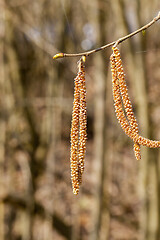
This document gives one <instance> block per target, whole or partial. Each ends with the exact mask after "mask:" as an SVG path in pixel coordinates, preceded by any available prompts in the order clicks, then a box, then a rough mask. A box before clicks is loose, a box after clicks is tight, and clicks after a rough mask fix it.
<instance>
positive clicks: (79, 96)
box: [70, 57, 87, 195]
mask: <svg viewBox="0 0 160 240" xmlns="http://www.w3.org/2000/svg"><path fill="white" fill-rule="evenodd" d="M84 62H85V57H83V58H81V60H80V61H79V64H78V68H79V70H78V74H77V77H76V78H75V81H74V82H75V87H74V102H73V111H72V124H71V157H70V163H71V180H72V188H73V193H74V194H76V195H77V194H78V192H79V186H80V184H81V182H82V173H83V171H84V158H85V151H86V138H87V133H86V130H87V117H86V87H85V71H84Z"/></svg>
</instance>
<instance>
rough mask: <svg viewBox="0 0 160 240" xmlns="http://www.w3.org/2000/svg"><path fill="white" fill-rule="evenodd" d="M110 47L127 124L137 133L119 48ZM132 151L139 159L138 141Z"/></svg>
mask: <svg viewBox="0 0 160 240" xmlns="http://www.w3.org/2000/svg"><path fill="white" fill-rule="evenodd" d="M112 49H113V54H114V56H115V65H116V70H117V77H118V82H119V87H120V92H121V96H122V101H123V105H124V109H125V112H126V114H127V118H128V121H129V124H130V126H131V128H132V131H133V132H134V133H137V134H139V130H138V123H137V120H136V117H135V116H134V113H133V107H132V103H131V100H130V98H129V95H128V89H127V84H126V81H125V78H124V76H125V74H124V71H123V66H122V60H121V56H120V52H119V49H118V48H117V47H113V48H112ZM134 153H135V157H136V159H137V160H140V159H141V153H140V145H139V144H138V143H134Z"/></svg>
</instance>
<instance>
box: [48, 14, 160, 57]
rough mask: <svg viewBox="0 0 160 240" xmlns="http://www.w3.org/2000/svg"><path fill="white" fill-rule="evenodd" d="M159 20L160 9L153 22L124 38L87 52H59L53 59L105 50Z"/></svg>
mask: <svg viewBox="0 0 160 240" xmlns="http://www.w3.org/2000/svg"><path fill="white" fill-rule="evenodd" d="M158 20H160V11H159V12H158V15H157V16H156V17H155V18H153V20H152V21H151V22H149V23H148V24H146V25H144V26H143V27H141V28H139V29H138V30H136V31H134V32H132V33H130V34H128V35H126V36H124V37H122V38H119V39H118V40H116V41H114V42H111V43H108V44H106V45H104V46H102V47H100V48H96V49H93V50H90V51H87V52H82V53H57V54H56V55H54V56H53V59H57V58H64V57H78V56H86V57H87V56H89V55H91V54H92V53H95V52H99V51H101V50H104V49H106V48H108V47H110V46H113V45H114V44H116V45H118V44H119V43H121V42H123V41H125V40H127V39H128V38H131V37H133V36H134V35H136V34H137V33H139V32H142V31H144V30H146V29H147V28H149V27H150V26H151V25H153V24H154V23H155V22H157V21H158Z"/></svg>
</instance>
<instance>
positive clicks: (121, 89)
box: [110, 47, 160, 160]
mask: <svg viewBox="0 0 160 240" xmlns="http://www.w3.org/2000/svg"><path fill="white" fill-rule="evenodd" d="M112 49H113V54H112V55H111V57H110V61H111V72H112V89H113V100H114V106H115V112H116V116H117V119H118V121H119V123H120V125H121V127H122V129H123V130H124V132H125V133H126V134H127V135H128V136H129V137H130V138H131V139H132V140H133V142H134V152H135V157H136V159H137V160H140V159H141V154H140V145H143V146H147V147H150V148H158V147H160V141H154V140H150V139H147V138H144V137H142V136H140V135H139V130H138V123H137V120H136V118H135V116H134V113H133V108H132V104H131V100H130V98H129V95H128V89H127V85H126V81H125V78H124V71H123V66H122V60H121V56H120V53H119V49H118V48H117V47H113V48H112Z"/></svg>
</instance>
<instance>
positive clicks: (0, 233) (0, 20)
mask: <svg viewBox="0 0 160 240" xmlns="http://www.w3.org/2000/svg"><path fill="white" fill-rule="evenodd" d="M0 9H1V11H0V113H1V114H0V189H1V192H2V193H3V192H4V190H5V186H4V182H5V181H4V176H5V174H4V159H5V135H6V121H5V117H4V102H5V89H4V82H5V73H4V37H5V2H4V1H3V0H1V1H0ZM4 214H5V212H4V203H3V202H0V239H2V240H3V239H4V238H5V236H4Z"/></svg>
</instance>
